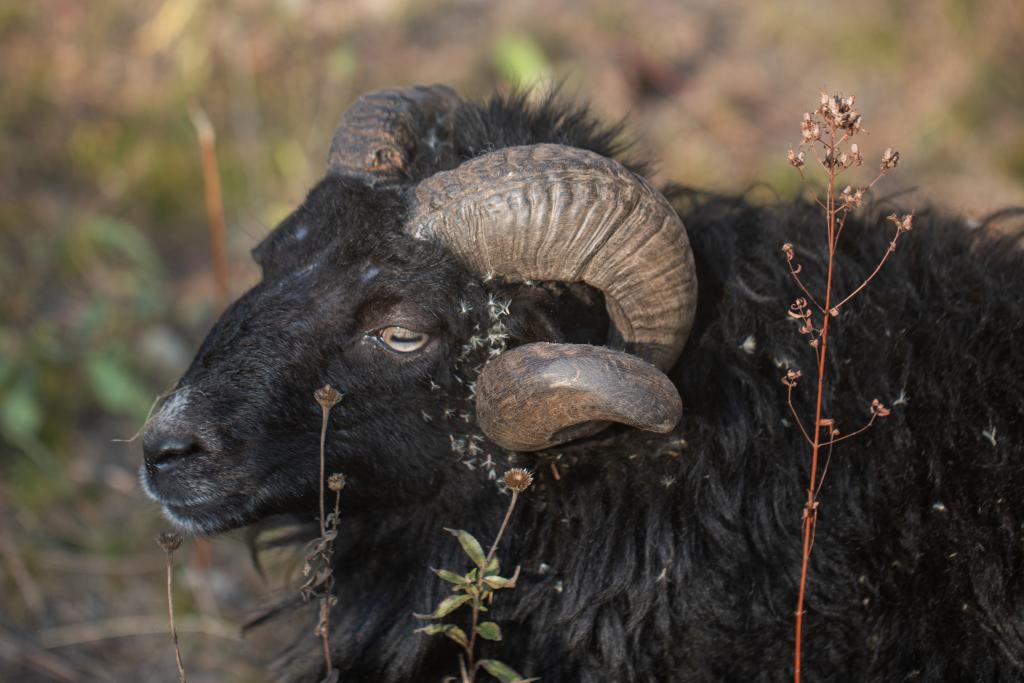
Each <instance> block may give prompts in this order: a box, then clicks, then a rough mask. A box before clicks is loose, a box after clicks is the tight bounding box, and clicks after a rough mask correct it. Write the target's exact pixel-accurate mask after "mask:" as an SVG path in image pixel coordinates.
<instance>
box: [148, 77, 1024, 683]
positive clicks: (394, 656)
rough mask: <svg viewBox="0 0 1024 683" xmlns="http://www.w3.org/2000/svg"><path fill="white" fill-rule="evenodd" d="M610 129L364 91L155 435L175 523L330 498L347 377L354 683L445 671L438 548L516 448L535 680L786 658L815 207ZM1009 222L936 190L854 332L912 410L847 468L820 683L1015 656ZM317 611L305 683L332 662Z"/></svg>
mask: <svg viewBox="0 0 1024 683" xmlns="http://www.w3.org/2000/svg"><path fill="white" fill-rule="evenodd" d="M617 134H618V131H617V130H616V129H614V128H611V129H607V128H602V127H601V126H599V125H598V124H596V123H595V122H594V121H593V120H592V119H591V118H590V117H589V115H588V114H587V112H586V110H585V109H584V108H581V107H578V106H575V105H571V104H566V103H564V102H560V101H559V100H558V98H549V99H548V100H545V101H543V102H540V103H537V104H532V105H531V104H528V103H527V100H526V99H524V98H523V97H506V98H501V97H497V98H494V99H492V100H490V101H489V102H487V103H483V104H480V103H473V102H468V101H465V100H463V99H461V98H459V97H457V96H456V95H455V93H453V92H452V91H451V90H450V89H449V88H446V87H443V86H433V87H417V88H409V89H403V90H391V91H381V92H375V93H372V94H369V95H366V96H364V97H363V98H361V99H360V100H359V101H358V102H357V103H356V104H355V105H354V106H353V107H352V108H351V109H349V111H348V112H347V113H346V114H345V116H344V117H343V119H342V122H341V125H340V127H339V129H338V131H337V133H336V134H335V136H334V139H333V141H332V144H331V148H330V154H329V160H330V161H329V168H328V172H327V174H326V177H325V178H324V179H323V180H322V181H321V182H320V183H319V184H317V185H316V187H314V188H313V190H312V191H311V192H310V193H309V196H308V197H307V198H306V200H305V201H304V203H303V204H302V205H301V206H300V207H299V208H298V209H297V210H296V211H295V212H294V213H293V214H292V215H291V216H290V217H288V218H287V219H286V220H285V221H284V222H283V223H281V225H279V226H278V227H277V228H276V229H275V230H273V232H271V233H270V235H269V236H268V237H267V238H266V239H265V240H263V242H262V243H261V244H260V245H259V246H258V247H257V248H256V249H255V250H254V251H253V256H254V258H255V260H256V261H257V262H258V263H259V265H260V267H261V268H262V280H261V281H260V282H259V283H258V284H257V285H256V286H255V287H253V288H252V289H251V290H250V291H249V292H247V293H246V294H244V295H243V296H242V297H241V298H240V299H238V300H237V301H236V302H235V303H234V304H233V305H232V306H231V307H230V308H229V309H228V310H227V311H225V313H224V314H223V315H222V316H221V318H220V320H219V321H218V322H217V323H216V324H215V326H214V327H213V329H212V331H211V332H210V333H209V336H208V337H207V339H206V341H205V342H204V343H203V345H202V347H201V348H200V349H199V352H198V354H197V356H196V358H195V360H194V361H193V363H192V365H191V367H190V368H189V369H188V371H187V372H186V373H185V375H184V376H183V377H182V379H181V380H180V382H179V383H178V385H177V389H176V391H175V392H174V393H173V395H172V396H170V397H169V398H168V399H167V400H166V401H165V402H164V404H163V405H162V406H161V407H160V409H159V410H158V411H157V413H156V414H155V416H154V417H153V418H152V419H151V421H150V422H149V424H148V427H147V429H146V431H145V436H144V451H145V462H144V465H143V467H142V480H143V484H144V486H145V487H146V489H147V491H148V492H149V494H150V495H151V496H152V497H153V498H154V499H155V500H156V501H157V502H159V503H160V504H161V505H162V507H163V510H164V512H165V514H166V515H167V517H168V518H170V519H171V520H172V521H173V522H174V523H176V524H177V525H178V526H180V527H181V528H183V529H186V530H188V531H191V532H194V533H196V534H214V533H218V532H222V531H225V530H228V529H232V528H237V527H240V526H244V525H249V524H253V523H256V522H259V521H260V520H264V519H267V518H269V517H270V516H272V515H281V514H285V515H293V516H298V517H300V518H304V519H306V520H313V519H315V517H316V515H317V510H318V497H319V493H320V491H319V481H320V480H319V471H318V470H319V462H318V457H317V443H318V438H319V429H320V409H319V407H318V406H317V404H316V403H315V402H314V401H313V398H312V395H313V391H314V389H316V388H317V387H320V386H322V385H323V384H325V383H330V384H331V385H333V386H334V387H336V388H337V389H338V390H339V391H340V392H342V394H343V395H344V398H343V401H342V402H341V403H340V404H339V405H337V406H336V407H335V408H334V409H333V411H332V412H331V416H330V427H329V431H328V434H327V461H328V471H340V472H344V473H345V475H346V476H347V478H348V485H347V486H346V488H345V490H344V493H343V500H344V506H343V507H344V510H343V515H342V517H343V522H342V524H341V526H340V528H339V536H338V540H337V546H336V555H335V557H336V561H335V567H334V577H335V589H334V590H335V592H336V594H337V596H338V598H339V599H338V602H337V605H336V606H335V607H334V612H333V614H332V615H331V625H332V630H331V635H332V638H333V644H334V646H333V650H334V652H333V658H334V664H335V666H336V667H338V668H340V669H341V673H342V676H341V679H342V680H346V681H405V680H415V681H437V680H440V679H441V678H442V677H443V676H444V675H445V674H449V673H452V671H453V669H454V668H455V666H454V664H455V662H456V661H457V653H458V650H457V647H456V646H455V645H454V644H453V643H450V642H448V641H447V640H446V639H443V638H442V639H438V638H428V637H424V636H419V635H416V634H414V633H413V631H414V629H415V628H416V627H417V626H418V623H417V622H416V621H415V620H414V618H413V612H417V611H418V612H428V611H430V610H431V609H432V606H433V605H435V604H436V603H437V601H438V600H439V599H441V598H442V597H443V595H444V594H445V590H446V589H445V587H444V585H442V583H441V582H440V581H438V580H437V579H436V577H435V576H434V575H433V574H432V573H431V572H430V568H431V567H457V566H459V565H460V560H459V555H460V552H461V551H460V550H459V548H458V546H457V545H456V544H453V543H450V542H446V541H445V540H444V539H445V538H447V536H446V535H444V534H443V532H442V531H441V529H442V527H458V528H464V529H468V530H470V531H471V532H473V533H477V534H479V535H481V536H489V535H490V534H493V532H494V530H495V529H496V528H497V526H498V523H499V522H500V519H501V515H502V513H503V511H504V508H505V506H506V501H507V498H505V497H504V496H503V495H502V494H501V492H500V490H499V488H500V486H499V485H498V482H500V479H501V476H500V475H501V474H503V472H504V471H505V470H506V469H507V468H508V467H510V466H513V465H516V466H525V467H529V468H531V469H532V470H533V471H534V472H535V475H536V478H537V483H536V485H535V487H534V488H532V489H531V490H530V492H529V493H528V494H526V495H525V496H524V497H523V498H522V504H521V505H522V507H520V508H519V509H518V510H517V512H516V519H515V522H514V523H513V525H512V528H511V531H510V535H509V536H508V537H507V540H506V542H505V543H503V546H502V550H501V555H502V557H503V558H504V559H505V561H507V562H509V563H514V564H520V565H521V566H522V573H521V578H520V580H519V586H518V587H517V588H516V589H515V590H514V591H505V592H503V594H502V596H501V600H498V601H497V602H496V603H495V605H494V612H493V613H494V616H495V618H496V620H497V621H499V622H501V623H502V625H503V629H504V632H505V638H504V641H503V642H502V643H497V644H491V643H487V644H486V647H494V649H493V650H487V649H486V647H485V649H484V653H485V654H486V653H488V652H491V653H493V654H495V655H497V656H500V658H501V659H503V660H505V661H508V662H510V663H513V664H514V665H515V666H516V668H518V669H520V670H523V671H525V672H527V673H530V674H532V675H537V676H542V677H543V680H544V681H548V682H549V683H557V682H567V681H584V682H594V681H690V680H693V681H703V680H738V681H739V680H742V681H754V680H778V679H781V678H784V677H785V676H786V675H787V674H786V672H787V671H790V670H791V666H792V664H791V659H792V639H793V610H794V605H795V602H796V593H797V587H798V578H799V568H800V556H801V555H800V554H801V547H800V527H801V516H800V515H801V511H802V509H803V504H804V500H803V497H804V496H805V490H806V485H807V483H806V476H807V474H806V473H807V460H806V458H807V451H806V447H805V446H804V443H803V439H802V437H801V435H800V434H799V431H798V429H797V428H796V427H795V426H794V425H793V423H792V421H791V420H789V419H788V416H789V411H788V408H787V406H786V387H784V386H783V384H782V383H781V382H780V377H781V376H782V374H783V373H784V368H786V367H793V368H799V367H800V366H801V364H803V363H807V359H808V358H809V357H813V355H812V354H810V353H809V352H808V350H807V346H806V341H805V340H802V338H801V337H800V335H799V334H796V333H795V327H794V325H793V323H792V320H791V319H790V318H788V317H787V315H786V306H787V304H788V303H789V302H790V301H792V300H793V297H794V296H795V295H796V293H797V292H795V291H794V284H793V282H792V279H791V278H790V275H789V273H788V271H787V270H786V267H785V262H784V260H783V259H782V255H781V252H780V247H781V245H782V244H783V243H784V242H793V243H796V244H797V245H799V246H803V247H804V248H805V250H804V251H802V252H801V253H800V258H801V259H802V261H803V262H804V264H805V266H806V268H807V270H806V272H807V273H809V275H808V277H811V278H812V280H813V273H814V272H815V271H816V270H821V269H820V268H816V267H817V266H820V265H821V264H822V262H823V261H824V260H825V258H826V256H825V254H824V253H823V251H824V249H823V248H822V249H819V250H815V249H814V248H812V245H815V244H820V243H821V241H820V240H819V239H817V235H818V234H819V231H820V230H821V228H820V226H821V222H822V217H821V213H820V211H819V210H818V209H816V208H815V207H813V206H812V205H810V204H807V203H803V202H799V201H798V202H795V203H781V202H777V203H767V204H766V203H764V202H762V203H760V204H758V203H755V202H751V201H748V200H747V199H744V198H743V197H731V196H716V195H710V194H705V193H699V192H696V191H691V190H686V189H682V188H667V189H666V190H665V191H664V193H661V192H659V191H658V190H656V189H654V188H653V187H652V186H651V185H650V183H648V182H647V181H646V180H645V179H644V177H643V173H644V170H645V168H644V166H643V165H640V164H636V163H630V162H628V161H616V160H615V157H616V155H617V154H618V153H619V152H620V150H618V149H617V148H616V146H615V144H614V140H615V139H616V135H617ZM666 197H668V198H670V199H666ZM670 200H671V202H670ZM883 208H884V207H883V206H877V205H876V206H875V207H874V208H868V209H867V210H866V211H865V212H864V213H863V215H856V216H853V217H851V218H850V220H849V223H848V224H847V226H846V228H845V230H846V232H845V234H844V236H843V240H844V241H843V246H842V250H843V255H842V264H843V265H842V268H841V269H840V270H839V271H838V273H837V274H836V278H837V286H838V287H840V288H849V287H851V286H855V285H856V283H858V282H860V281H861V280H862V279H863V278H864V277H865V276H866V275H868V274H869V273H870V272H871V269H872V268H873V267H874V265H875V264H876V263H877V259H878V257H879V255H880V254H882V253H884V251H885V249H887V248H888V244H889V240H890V239H891V234H890V231H889V230H888V229H887V228H886V227H885V221H884V219H882V218H881V216H882V215H883V214H884V211H882V209H883ZM997 218H999V219H1000V220H998V221H996V220H993V221H989V222H987V223H985V224H983V225H980V226H978V225H973V226H971V225H968V224H967V223H966V222H965V221H963V220H961V219H957V218H953V217H950V216H945V215H942V214H941V213H937V212H932V211H925V212H919V213H918V215H917V217H916V222H915V231H914V234H913V236H912V238H909V239H907V240H904V241H901V243H900V248H899V251H898V253H897V254H896V255H895V256H894V258H892V259H890V264H889V265H888V266H887V267H886V269H885V270H884V271H883V272H882V273H881V274H880V275H879V276H878V277H877V278H876V279H875V280H874V281H873V282H872V285H871V287H869V288H868V289H867V290H865V293H864V294H863V298H862V299H861V300H860V305H859V306H858V307H855V308H853V309H850V310H849V311H844V312H843V314H842V316H840V318H839V319H838V320H837V324H838V325H839V330H840V337H838V338H837V339H839V341H838V342H837V343H838V344H839V346H838V347H837V348H838V351H837V352H836V353H834V354H833V355H832V356H831V357H830V365H829V367H828V373H829V374H830V376H831V377H833V378H834V380H833V381H832V382H830V383H829V385H828V391H827V392H826V397H825V398H826V401H827V403H828V404H829V405H830V406H831V408H832V411H833V412H834V413H835V414H840V415H858V414H863V415H866V414H867V406H869V405H870V403H871V399H872V398H874V397H876V396H879V397H881V398H883V399H884V400H885V401H886V402H887V403H891V404H892V405H893V406H894V409H893V414H892V415H891V416H890V417H889V419H888V420H887V421H886V422H885V423H884V424H882V425H881V426H878V427H876V428H874V429H872V430H870V431H869V432H867V433H866V434H864V435H862V436H860V437H858V438H857V439H853V440H851V441H849V442H848V443H846V444H844V445H843V446H842V447H839V448H837V449H836V451H835V453H834V454H833V457H832V460H831V464H830V470H829V472H828V485H827V487H825V489H823V491H822V494H821V498H820V501H821V508H820V523H819V525H818V527H817V533H816V539H815V550H814V553H813V555H812V559H811V566H810V574H811V576H810V582H809V585H810V596H811V597H810V600H809V604H808V606H807V609H808V612H807V616H806V626H805V628H806V633H807V643H806V645H805V655H804V660H805V663H804V671H805V673H806V675H807V676H808V677H809V679H811V680H893V681H897V680H931V681H949V680H986V681H995V680H1020V678H1021V677H1022V676H1024V526H1022V525H1024V495H1022V493H1021V492H1022V491H1024V383H1022V380H1024V255H1022V252H1021V250H1020V249H1019V248H1018V247H1017V243H1018V242H1019V239H1020V236H1021V230H1020V228H1013V227H1011V226H1010V224H1012V223H1013V220H1012V219H1013V218H1014V216H1013V215H1011V214H1010V213H1006V212H1004V213H1003V214H1000V215H998V216H997ZM1004 218H1008V219H1009V220H1002V219H1004ZM995 222H998V223H1000V224H1001V226H1000V227H999V229H994V228H993V227H992V226H990V225H989V224H988V223H995ZM684 226H685V228H684ZM796 396H797V399H796V400H797V401H800V402H801V403H800V406H801V407H806V406H807V405H808V404H809V403H810V402H811V400H812V397H811V396H810V395H809V392H808V395H804V394H803V393H801V392H800V391H798V392H797V394H796ZM680 397H681V400H680ZM449 540H450V539H449ZM308 633H309V632H308V631H306V630H303V631H302V633H298V632H297V633H295V634H294V638H295V641H296V645H295V646H294V647H293V648H292V649H291V650H290V652H291V655H290V659H287V661H286V663H285V664H284V667H283V669H282V671H285V672H287V673H285V674H284V675H285V677H287V678H288V680H295V681H316V680H319V678H320V677H322V675H323V668H322V667H323V664H322V662H321V660H320V659H319V658H318V657H317V655H316V642H315V641H314V640H313V639H312V638H311V637H310V636H309V635H308ZM307 644H308V647H305V646H306V645H307Z"/></svg>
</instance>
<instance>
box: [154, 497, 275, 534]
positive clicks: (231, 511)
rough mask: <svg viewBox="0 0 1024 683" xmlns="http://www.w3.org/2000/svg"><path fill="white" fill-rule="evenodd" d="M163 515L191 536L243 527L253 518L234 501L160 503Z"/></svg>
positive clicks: (253, 516) (249, 512)
mask: <svg viewBox="0 0 1024 683" xmlns="http://www.w3.org/2000/svg"><path fill="white" fill-rule="evenodd" d="M160 508H161V509H162V510H163V513H164V517H166V518H167V520H168V521H169V522H171V524H173V525H174V526H175V527H177V528H179V529H181V530H182V531H185V532H187V533H189V534H192V535H193V536H212V535H214V534H219V533H223V532H225V531H230V530H232V529H237V528H239V527H243V526H245V525H246V524H249V523H251V522H252V521H254V520H255V515H252V513H251V511H249V510H247V509H246V506H239V505H238V504H237V502H235V501H228V500H222V501H210V502H205V503H188V504H179V503H161V505H160Z"/></svg>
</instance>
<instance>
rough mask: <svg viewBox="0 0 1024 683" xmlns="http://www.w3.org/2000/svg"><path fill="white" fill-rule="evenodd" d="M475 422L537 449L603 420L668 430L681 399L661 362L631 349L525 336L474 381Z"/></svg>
mask: <svg viewBox="0 0 1024 683" xmlns="http://www.w3.org/2000/svg"><path fill="white" fill-rule="evenodd" d="M476 395H477V402H476V406H477V409H476V417H477V423H478V424H479V425H480V428H481V429H482V430H483V432H484V434H486V435H487V437H488V438H489V439H491V441H493V442H495V443H497V444H498V445H500V446H501V447H503V448H507V449H509V450H514V451H536V450H541V449H544V448H550V447H551V446H554V445H557V444H560V443H565V442H566V441H572V440H574V439H579V438H581V437H584V436H590V435H591V434H596V433H597V432H599V431H601V430H602V429H604V428H605V427H607V426H608V423H609V422H619V423H622V424H627V425H629V426H631V427H636V428H638V429H645V430H647V431H653V432H661V433H665V432H670V431H672V428H673V427H675V426H676V423H677V422H679V417H680V416H681V415H682V411H683V404H682V401H681V400H680V398H679V393H678V392H677V391H676V388H675V386H674V385H673V384H672V382H671V381H670V380H669V378H668V377H666V376H665V374H664V373H662V372H661V371H660V370H658V369H657V368H655V367H654V366H653V365H651V364H650V363H647V362H644V361H642V360H640V359H639V358H637V357H636V356H631V355H629V354H627V353H623V352H622V351H614V350H612V349H608V348H605V347H601V346H589V345H586V344H548V343H544V342H539V343H535V344H526V345H524V346H519V347H517V348H514V349H512V350H511V351H506V352H505V353H503V354H501V355H500V356H498V357H497V358H495V359H494V360H492V361H491V362H489V363H488V364H487V365H486V366H485V367H484V370H483V372H481V373H480V377H479V378H478V379H477V382H476Z"/></svg>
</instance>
